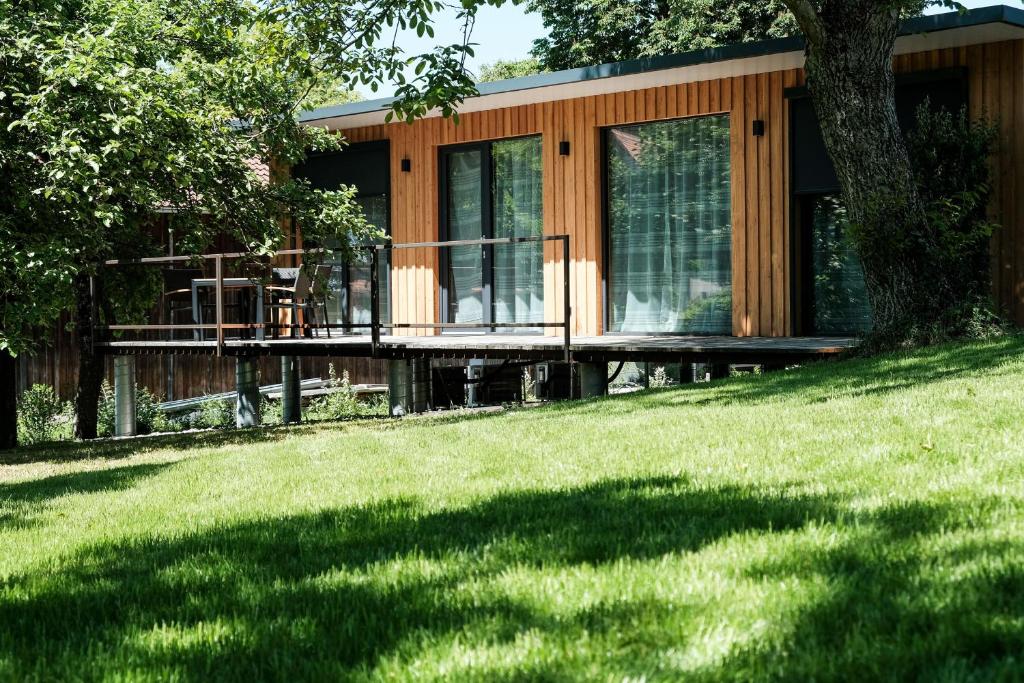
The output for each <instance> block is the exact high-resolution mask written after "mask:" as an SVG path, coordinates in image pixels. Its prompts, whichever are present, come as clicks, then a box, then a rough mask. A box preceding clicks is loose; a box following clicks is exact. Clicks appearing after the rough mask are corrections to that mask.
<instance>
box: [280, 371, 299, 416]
mask: <svg viewBox="0 0 1024 683" xmlns="http://www.w3.org/2000/svg"><path fill="white" fill-rule="evenodd" d="M301 368H302V366H301V363H300V361H299V359H298V358H297V357H296V356H281V421H282V422H284V423H285V424H297V423H299V422H302V390H301V387H300V383H301V381H302V373H301Z"/></svg>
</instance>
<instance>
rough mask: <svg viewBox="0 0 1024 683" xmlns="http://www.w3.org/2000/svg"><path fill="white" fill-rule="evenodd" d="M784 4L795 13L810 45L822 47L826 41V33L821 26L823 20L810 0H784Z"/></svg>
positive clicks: (797, 21) (794, 15)
mask: <svg viewBox="0 0 1024 683" xmlns="http://www.w3.org/2000/svg"><path fill="white" fill-rule="evenodd" d="M782 4H784V5H785V6H786V7H787V8H788V9H789V11H790V12H792V13H793V17H794V18H796V23H797V24H799V26H800V30H801V31H803V34H804V36H806V38H807V41H808V42H809V43H811V44H812V45H820V44H821V43H822V42H823V41H824V38H825V32H824V30H823V29H822V26H821V19H820V18H819V17H818V11H817V10H815V9H814V5H812V4H811V3H810V0H782Z"/></svg>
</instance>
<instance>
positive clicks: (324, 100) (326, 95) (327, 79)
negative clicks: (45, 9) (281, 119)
mask: <svg viewBox="0 0 1024 683" xmlns="http://www.w3.org/2000/svg"><path fill="white" fill-rule="evenodd" d="M362 100H363V96H362V95H361V94H360V93H359V92H358V91H356V90H350V89H349V88H348V87H347V86H346V85H345V84H344V83H342V82H341V79H339V78H337V77H334V76H331V75H330V74H320V75H319V76H317V78H316V80H315V82H314V84H313V86H312V87H311V88H310V90H309V92H307V93H306V95H305V97H303V98H302V104H301V106H300V108H301V109H303V110H305V111H311V110H313V109H319V108H320V107H330V106H333V105H337V104H349V103H350V102H361V101H362Z"/></svg>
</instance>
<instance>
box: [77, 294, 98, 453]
mask: <svg viewBox="0 0 1024 683" xmlns="http://www.w3.org/2000/svg"><path fill="white" fill-rule="evenodd" d="M93 295H94V292H93V290H92V286H91V283H90V278H89V276H87V275H79V276H78V277H77V278H76V279H75V336H76V338H77V340H78V389H77V390H76V392H75V436H76V437H77V438H79V439H95V438H96V434H97V421H98V414H99V402H100V390H101V388H102V385H103V370H104V368H103V356H102V355H100V354H98V353H96V351H95V350H94V348H93V342H94V341H95V339H94V338H93V324H94V323H98V321H97V320H95V316H96V307H95V305H94V303H93Z"/></svg>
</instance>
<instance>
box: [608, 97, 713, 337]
mask: <svg viewBox="0 0 1024 683" xmlns="http://www.w3.org/2000/svg"><path fill="white" fill-rule="evenodd" d="M605 149H606V182H607V216H608V236H607V237H608V252H609V253H608V299H609V300H608V331H609V332H636V333H648V334H650V333H666V334H730V333H731V332H732V223H731V220H732V219H731V215H730V206H731V195H730V169H729V158H730V147H729V117H728V115H716V116H705V117H699V118H688V119H680V120H675V121H661V122H656V123H646V124H641V125H635V126H623V127H618V128H611V129H609V130H608V131H606V138H605Z"/></svg>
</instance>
